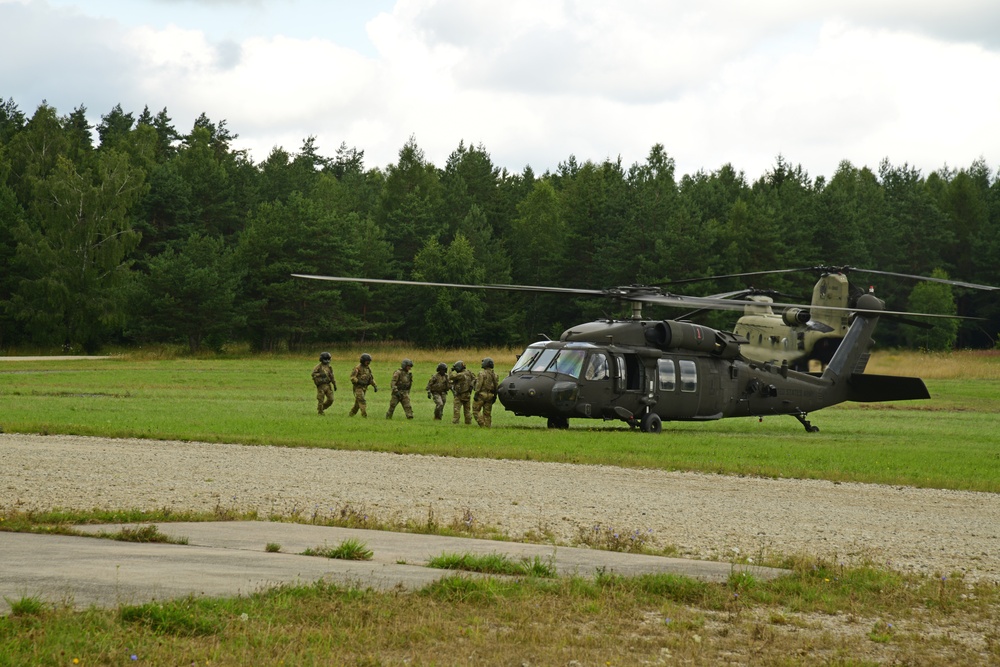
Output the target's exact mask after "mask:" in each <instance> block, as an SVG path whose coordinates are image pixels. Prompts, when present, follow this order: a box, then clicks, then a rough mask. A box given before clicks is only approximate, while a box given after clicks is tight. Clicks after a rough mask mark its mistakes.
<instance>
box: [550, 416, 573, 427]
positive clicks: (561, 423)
mask: <svg viewBox="0 0 1000 667" xmlns="http://www.w3.org/2000/svg"><path fill="white" fill-rule="evenodd" d="M549 428H569V420H568V419H566V418H565V417H549Z"/></svg>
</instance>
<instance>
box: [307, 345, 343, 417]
mask: <svg viewBox="0 0 1000 667" xmlns="http://www.w3.org/2000/svg"><path fill="white" fill-rule="evenodd" d="M312 379H313V384H315V385H316V412H318V413H319V414H320V415H322V414H323V411H324V410H326V409H327V408H328V407H330V406H331V405H333V392H335V391H337V381H336V380H335V379H334V378H333V369H332V368H330V353H329V352H321V353H320V355H319V363H318V364H316V367H315V368H313V372H312Z"/></svg>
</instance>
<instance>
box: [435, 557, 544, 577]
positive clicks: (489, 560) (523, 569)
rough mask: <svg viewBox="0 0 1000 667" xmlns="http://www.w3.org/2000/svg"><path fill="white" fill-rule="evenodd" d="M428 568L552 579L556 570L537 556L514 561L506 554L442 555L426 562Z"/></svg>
mask: <svg viewBox="0 0 1000 667" xmlns="http://www.w3.org/2000/svg"><path fill="white" fill-rule="evenodd" d="M427 566H428V567H436V568H440V569H442V570H463V571H465V572H481V573H484V574H504V575H509V576H518V577H554V576H556V568H555V566H554V565H553V564H552V563H551V562H547V561H545V560H543V559H541V558H539V557H538V556H535V557H534V558H522V559H520V560H514V559H513V558H511V557H510V556H508V555H506V554H497V553H493V554H468V553H465V554H449V553H444V554H441V555H440V556H435V557H433V558H431V559H430V560H428V561H427Z"/></svg>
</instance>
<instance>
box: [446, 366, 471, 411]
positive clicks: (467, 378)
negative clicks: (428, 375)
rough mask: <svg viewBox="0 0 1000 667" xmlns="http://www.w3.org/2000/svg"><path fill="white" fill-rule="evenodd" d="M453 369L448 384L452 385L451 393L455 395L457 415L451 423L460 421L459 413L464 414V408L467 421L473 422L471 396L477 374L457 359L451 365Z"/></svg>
mask: <svg viewBox="0 0 1000 667" xmlns="http://www.w3.org/2000/svg"><path fill="white" fill-rule="evenodd" d="M451 371H452V372H451V375H450V376H449V378H448V384H450V385H451V393H452V394H454V395H455V399H454V404H455V415H454V418H453V419H452V420H451V423H452V424H457V423H458V418H459V415H461V414H462V409H463V408H464V409H465V423H466V424H471V423H472V411H471V410H470V408H469V397H470V396H472V384H473V383H474V382H475V381H476V376H475V375H473V374H472V371H470V370H469V369H468V368H466V367H465V364H464V363H463V362H461V361H456V362H455V365H454V366H452V367H451Z"/></svg>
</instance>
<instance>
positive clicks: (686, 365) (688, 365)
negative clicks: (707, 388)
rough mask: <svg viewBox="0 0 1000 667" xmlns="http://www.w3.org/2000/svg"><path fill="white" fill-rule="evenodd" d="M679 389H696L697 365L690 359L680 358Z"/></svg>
mask: <svg viewBox="0 0 1000 667" xmlns="http://www.w3.org/2000/svg"><path fill="white" fill-rule="evenodd" d="M678 363H679V364H680V367H681V391H686V392H692V391H698V366H697V365H696V364H695V363H694V362H693V361H691V360H690V359H681V360H680V362H678Z"/></svg>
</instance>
